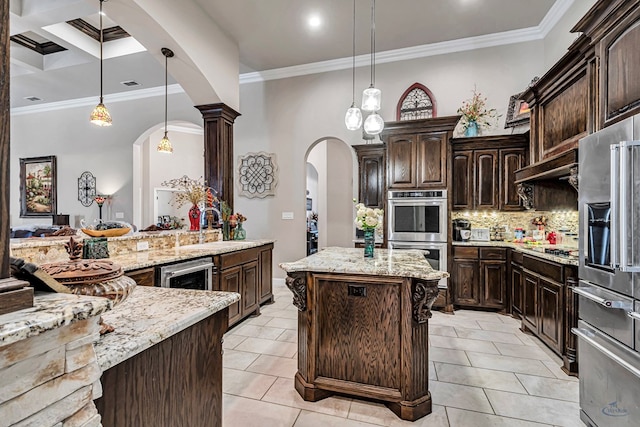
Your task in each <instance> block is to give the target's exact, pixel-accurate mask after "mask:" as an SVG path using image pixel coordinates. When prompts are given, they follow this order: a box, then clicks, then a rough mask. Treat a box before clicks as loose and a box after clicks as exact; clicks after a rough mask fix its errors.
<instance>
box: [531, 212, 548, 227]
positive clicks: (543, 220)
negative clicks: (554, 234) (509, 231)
mask: <svg viewBox="0 0 640 427" xmlns="http://www.w3.org/2000/svg"><path fill="white" fill-rule="evenodd" d="M547 221H549V218H547V217H546V216H544V215H541V216H537V217H535V218H533V219H532V220H531V224H533V225H537V226H540V225H542V226H545V225H547Z"/></svg>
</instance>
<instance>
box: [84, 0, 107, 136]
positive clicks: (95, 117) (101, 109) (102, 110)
mask: <svg viewBox="0 0 640 427" xmlns="http://www.w3.org/2000/svg"><path fill="white" fill-rule="evenodd" d="M105 1H106V0H100V102H99V103H98V105H96V108H94V109H93V111H92V112H91V116H90V117H89V120H90V121H91V123H93V124H94V125H98V126H111V115H110V114H109V110H107V107H105V106H104V103H103V97H102V43H103V42H104V39H103V32H102V3H103V2H105Z"/></svg>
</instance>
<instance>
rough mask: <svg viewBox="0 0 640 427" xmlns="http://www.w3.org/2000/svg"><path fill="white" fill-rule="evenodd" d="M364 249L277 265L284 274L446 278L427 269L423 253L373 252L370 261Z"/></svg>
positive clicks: (332, 249)
mask: <svg viewBox="0 0 640 427" xmlns="http://www.w3.org/2000/svg"><path fill="white" fill-rule="evenodd" d="M363 253H364V249H358V248H338V247H330V248H325V249H322V250H321V251H319V252H318V253H315V254H313V255H311V256H308V257H306V258H302V259H301V260H299V261H295V262H283V263H281V264H280V268H282V269H283V270H284V271H286V272H287V273H293V272H296V271H313V272H316V273H346V274H366V275H372V276H394V277H412V278H416V279H424V280H440V279H442V278H443V277H449V273H447V272H445V271H437V270H434V269H433V268H431V265H429V262H428V261H427V260H426V259H425V257H424V255H423V251H421V250H418V249H415V250H407V249H402V250H395V251H394V250H393V249H376V250H375V251H374V257H373V258H365V257H364V254H363Z"/></svg>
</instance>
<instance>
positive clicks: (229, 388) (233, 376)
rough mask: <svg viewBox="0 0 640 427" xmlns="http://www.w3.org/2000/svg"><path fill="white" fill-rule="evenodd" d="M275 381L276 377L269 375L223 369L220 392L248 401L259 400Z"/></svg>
mask: <svg viewBox="0 0 640 427" xmlns="http://www.w3.org/2000/svg"><path fill="white" fill-rule="evenodd" d="M276 379H277V377H274V376H271V375H263V374H256V373H254V372H245V371H239V370H237V369H229V368H223V369H222V392H223V393H227V394H233V395H234V396H242V397H247V398H249V399H261V398H262V396H264V394H265V393H266V392H267V390H269V387H271V385H272V384H273V383H274V382H275V381H276Z"/></svg>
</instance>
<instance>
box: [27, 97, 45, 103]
mask: <svg viewBox="0 0 640 427" xmlns="http://www.w3.org/2000/svg"><path fill="white" fill-rule="evenodd" d="M24 99H26V100H27V101H31V102H36V101H42V98H38V97H37V96H25V98H24Z"/></svg>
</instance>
